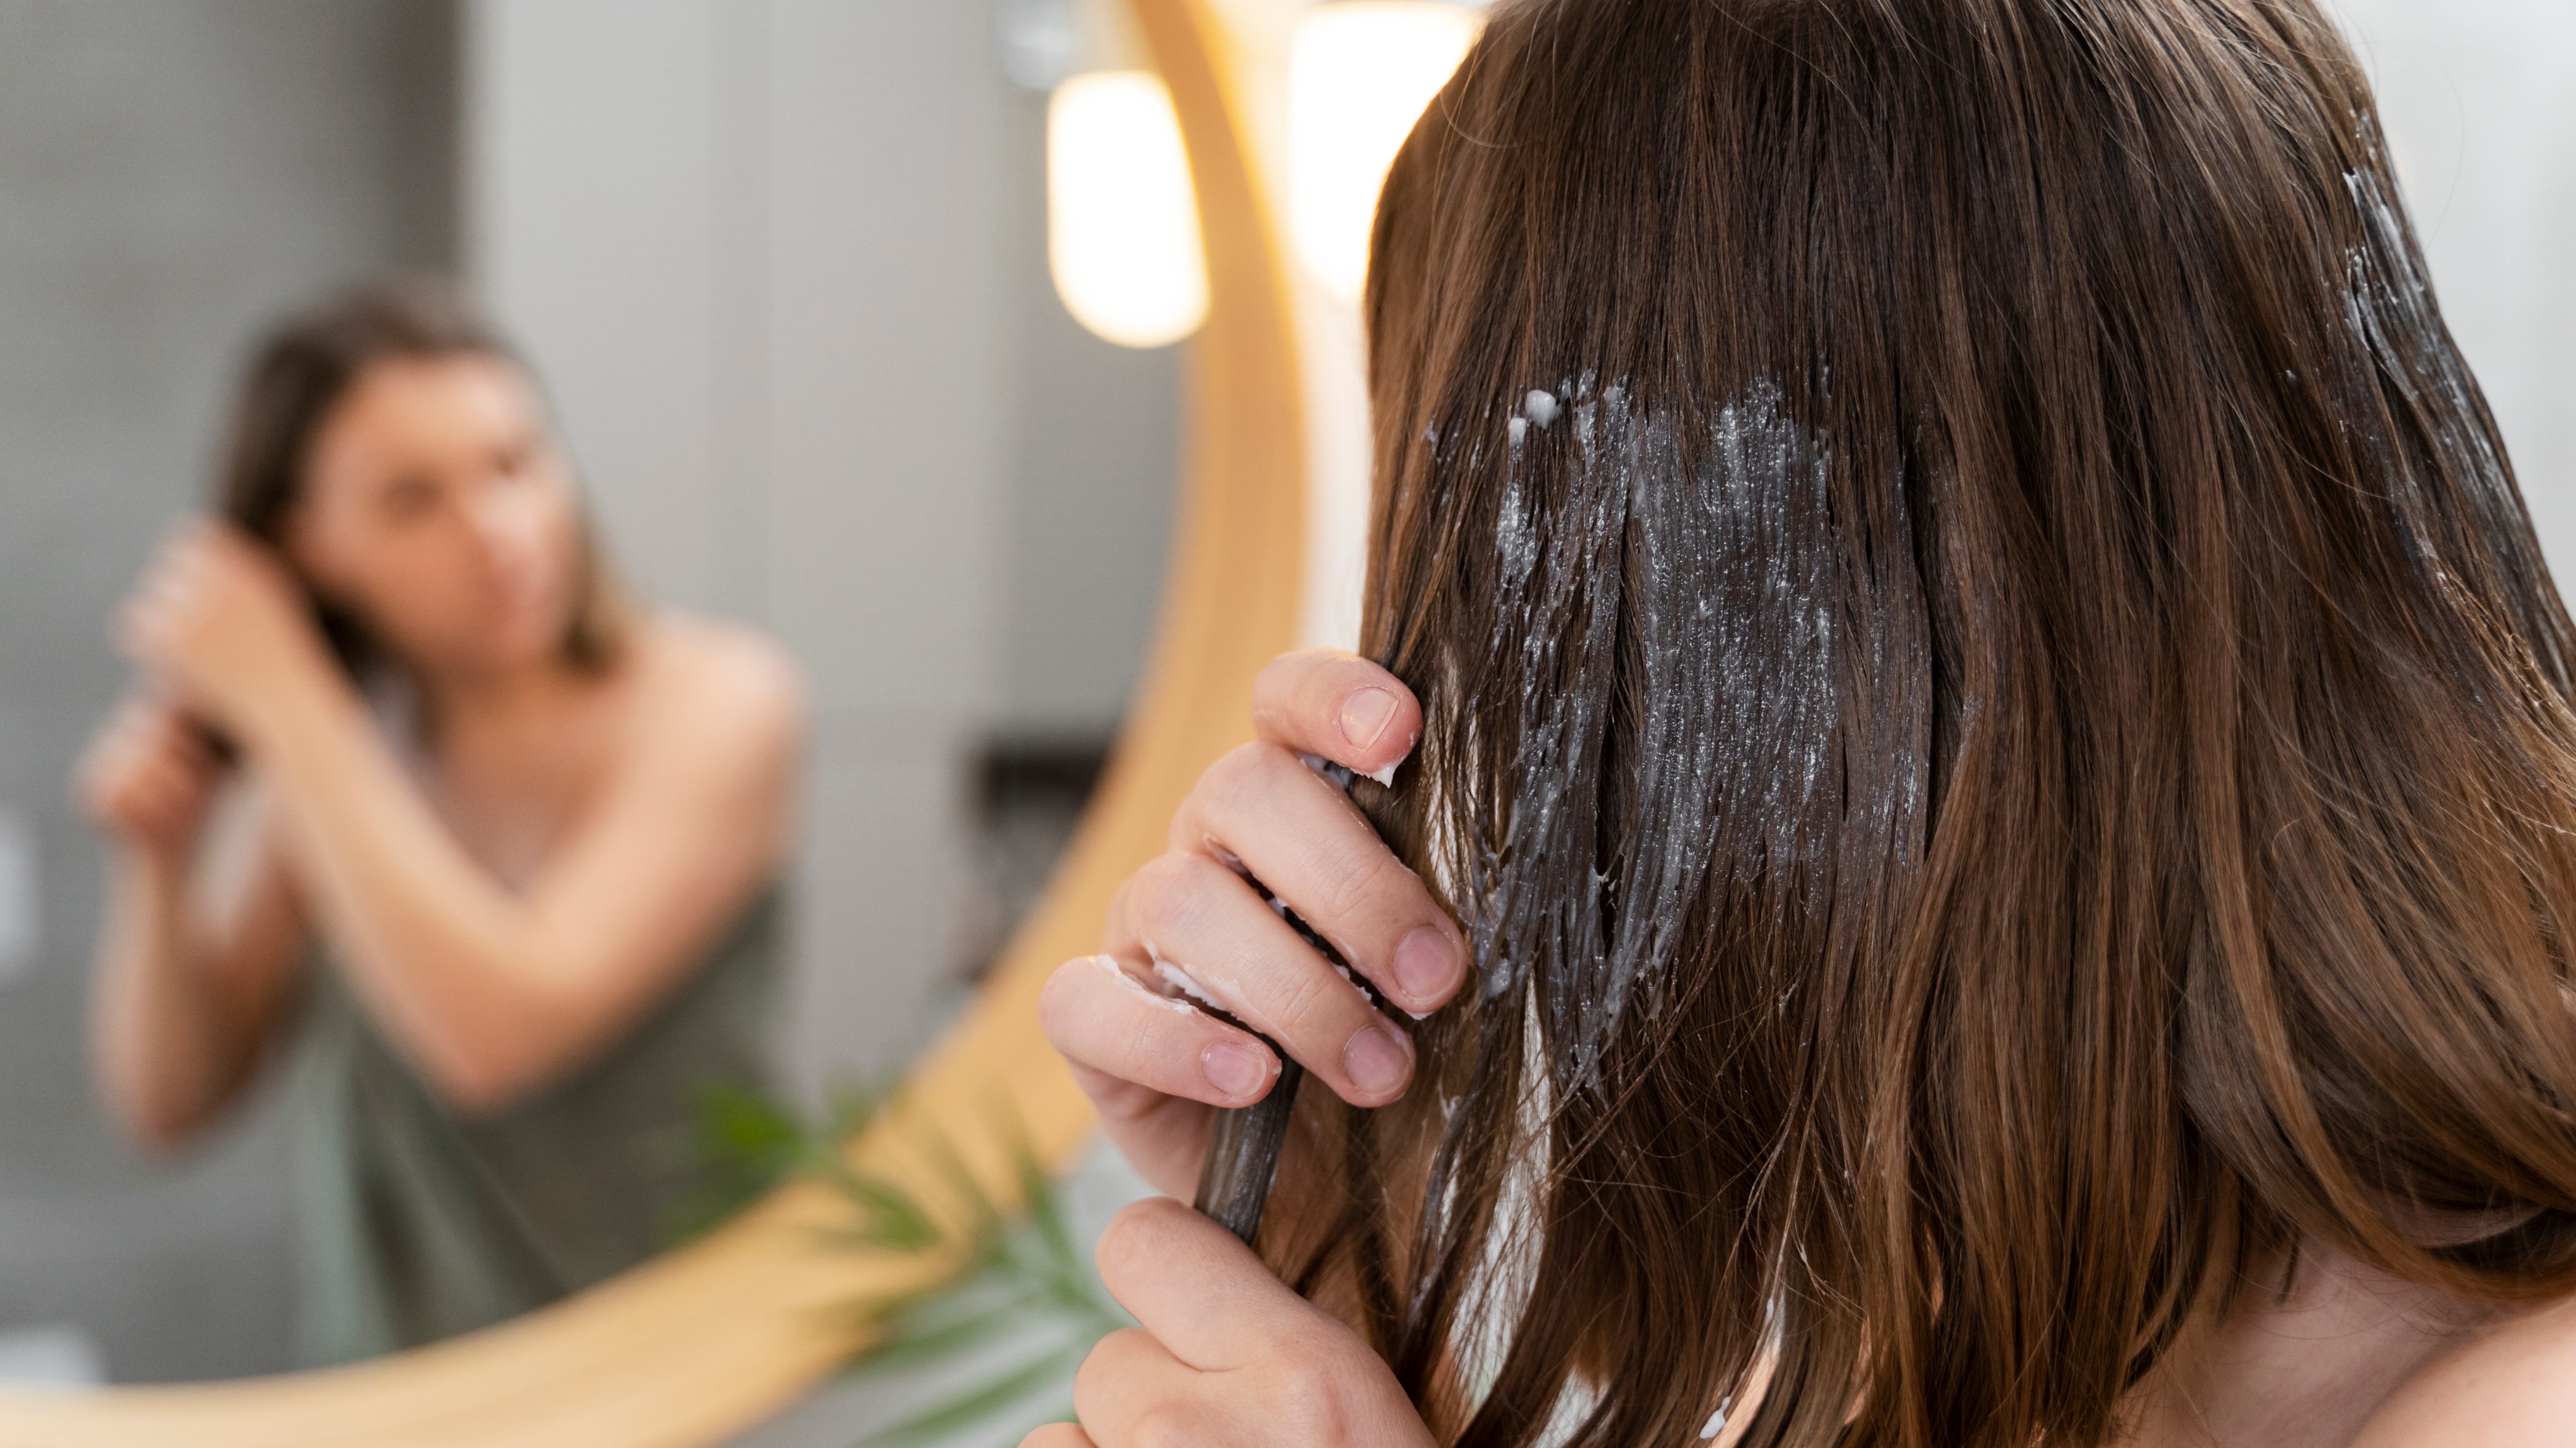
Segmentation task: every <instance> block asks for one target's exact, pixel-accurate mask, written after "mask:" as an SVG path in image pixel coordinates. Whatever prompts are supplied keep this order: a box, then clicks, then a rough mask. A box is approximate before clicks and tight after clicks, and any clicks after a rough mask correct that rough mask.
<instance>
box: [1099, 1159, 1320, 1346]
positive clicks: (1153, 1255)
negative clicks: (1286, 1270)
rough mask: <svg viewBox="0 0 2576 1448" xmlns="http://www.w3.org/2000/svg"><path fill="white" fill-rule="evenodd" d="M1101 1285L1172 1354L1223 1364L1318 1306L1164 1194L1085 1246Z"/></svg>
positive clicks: (1274, 1338)
mask: <svg viewBox="0 0 2576 1448" xmlns="http://www.w3.org/2000/svg"><path fill="white" fill-rule="evenodd" d="M1094 1260H1095V1261H1096V1262H1097V1264H1098V1266H1099V1268H1100V1282H1101V1285H1102V1286H1104V1287H1107V1288H1108V1289H1109V1294H1110V1295H1111V1296H1112V1297H1115V1298H1117V1299H1118V1305H1119V1306H1121V1307H1124V1308H1126V1309H1127V1310H1128V1311H1129V1312H1130V1313H1133V1314H1134V1315H1135V1318H1136V1321H1137V1322H1138V1323H1140V1324H1142V1325H1143V1327H1144V1329H1145V1330H1146V1331H1147V1332H1149V1333H1152V1334H1153V1335H1154V1340H1155V1341H1157V1342H1159V1343H1161V1344H1162V1345H1163V1346H1164V1348H1165V1349H1166V1350H1168V1351H1169V1352H1170V1353H1171V1354H1172V1356H1174V1357H1176V1358H1179V1359H1180V1360H1181V1361H1182V1362H1184V1363H1186V1364H1188V1365H1189V1366H1191V1367H1193V1368H1196V1369H1198V1370H1199V1371H1200V1372H1209V1373H1213V1372H1224V1371H1227V1370H1228V1369H1232V1368H1238V1367H1242V1366H1244V1365H1246V1364H1248V1363H1251V1362H1253V1361H1255V1360H1257V1359H1260V1358H1262V1357H1265V1356H1268V1355H1271V1354H1275V1353H1276V1352H1277V1351H1278V1350H1279V1348H1280V1345H1281V1341H1282V1339H1284V1338H1290V1337H1294V1336H1298V1335H1302V1334H1304V1333H1307V1332H1311V1331H1313V1330H1314V1329H1315V1328H1316V1327H1317V1326H1319V1325H1321V1324H1322V1323H1323V1322H1325V1321H1328V1319H1324V1317H1323V1314H1322V1313H1320V1312H1319V1311H1317V1310H1316V1308H1315V1307H1314V1305H1313V1304H1312V1303H1309V1302H1308V1301H1306V1299H1304V1298H1302V1297H1299V1296H1298V1295H1297V1294H1296V1293H1294V1292H1291V1291H1289V1290H1288V1285H1287V1284H1286V1283H1284V1282H1281V1281H1280V1280H1279V1279H1278V1278H1277V1277H1274V1276H1272V1275H1271V1272H1270V1269H1269V1268H1268V1267H1265V1266H1263V1265H1262V1263H1261V1259H1260V1258H1259V1257H1256V1256H1254V1255H1253V1254H1252V1249H1251V1248H1249V1247H1246V1246H1245V1245H1243V1243H1241V1242H1239V1241H1237V1240H1235V1236H1234V1234H1233V1233H1232V1232H1229V1231H1227V1230H1226V1229H1225V1228H1223V1227H1221V1226H1219V1225H1217V1223H1216V1222H1215V1221H1214V1220H1213V1219H1211V1218H1208V1217H1205V1216H1202V1215H1200V1214H1199V1213H1197V1212H1194V1211H1191V1210H1190V1209H1189V1208H1188V1207H1185V1206H1182V1205H1181V1204H1180V1203H1179V1202H1176V1201H1173V1200H1172V1199H1171V1198H1169V1197H1149V1198H1147V1199H1146V1200H1144V1201H1141V1202H1138V1203H1136V1204H1135V1205H1133V1206H1131V1207H1129V1208H1127V1209H1126V1210H1125V1211H1123V1212H1120V1213H1119V1214H1118V1215H1117V1216H1116V1217H1115V1218H1113V1219H1111V1221H1110V1223H1109V1229H1108V1230H1107V1231H1105V1232H1102V1233H1101V1234H1100V1245H1099V1246H1098V1247H1097V1248H1095V1249H1094Z"/></svg>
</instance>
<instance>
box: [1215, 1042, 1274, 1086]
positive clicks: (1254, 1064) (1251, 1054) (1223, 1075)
mask: <svg viewBox="0 0 2576 1448" xmlns="http://www.w3.org/2000/svg"><path fill="white" fill-rule="evenodd" d="M1199 1073H1200V1074H1201V1075H1203V1076H1205V1077H1207V1079H1208V1084H1209V1085H1211V1086H1213V1087H1215V1088H1216V1089H1217V1090H1219V1091H1222V1092H1224V1093H1225V1094H1226V1095H1228V1096H1248V1095H1250V1094H1252V1093H1253V1092H1255V1091H1257V1090H1259V1089H1261V1083H1262V1082H1263V1081H1266V1080H1268V1079H1269V1077H1270V1063H1269V1062H1268V1061H1265V1060H1263V1059H1261V1053H1260V1052H1258V1051H1255V1050H1254V1049H1252V1048H1251V1047H1250V1046H1246V1045H1243V1044H1241V1043H1239V1042H1235V1041H1219V1042H1217V1043H1216V1044H1215V1045H1213V1046H1210V1047H1208V1048H1207V1049H1206V1050H1204V1051H1201V1052H1199Z"/></svg>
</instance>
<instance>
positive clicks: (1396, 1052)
mask: <svg viewBox="0 0 2576 1448" xmlns="http://www.w3.org/2000/svg"><path fill="white" fill-rule="evenodd" d="M1421 721H1422V711H1421V708H1420V706H1419V705H1418V704H1417V703H1416V702H1415V701H1414V698H1413V693H1412V691H1411V690H1409V689H1407V688H1405V687H1404V685H1403V684H1401V683H1399V682H1397V681H1396V679H1395V677H1394V676H1393V675H1391V674H1389V673H1387V672H1386V671H1385V670H1383V669H1380V668H1378V667H1377V666H1376V665H1374V664H1371V663H1369V662H1367V661H1366V660H1363V659H1359V658H1355V657H1353V656H1351V655H1349V654H1343V653H1336V652H1330V651H1325V650H1309V651H1306V652H1301V653H1294V654H1288V655H1284V656H1282V657H1281V658H1279V659H1277V660H1274V661H1273V662H1272V663H1271V664H1270V666H1269V667H1268V668H1266V669H1264V670H1263V671H1262V673H1261V677H1260V679H1259V681H1258V682H1257V683H1256V684H1255V685H1254V690H1253V724H1254V732H1255V734H1256V736H1257V737H1256V740H1255V742H1253V743H1251V744H1247V745H1245V746H1243V747H1242V748H1240V749H1238V750H1236V751H1234V752H1233V753H1232V754H1229V755H1227V756H1226V757H1225V758H1224V759H1222V760H1220V761H1218V762H1217V763H1216V764H1215V765H1214V766H1212V767H1211V768H1210V769H1209V770H1208V772H1207V773H1206V774H1205V775H1204V776H1202V777H1201V778H1200V780H1199V783H1198V786H1197V788H1196V789H1194V790H1192V791H1191V793H1190V796H1189V798H1188V799H1187V800H1185V801H1183V803H1182V805H1181V808H1180V811H1179V812H1178V813H1177V814H1176V815H1174V816H1173V819H1172V834H1171V849H1170V852H1169V853H1167V854H1165V855H1163V856H1161V857H1160V858H1158V859H1156V860H1154V861H1152V862H1151V863H1149V864H1147V865H1146V866H1145V868H1143V869H1142V870H1139V871H1137V873H1136V874H1135V875H1134V877H1132V878H1131V879H1129V880H1128V882H1127V884H1126V885H1125V887H1124V888H1122V889H1121V890H1120V891H1119V893H1118V897H1117V899H1116V900H1115V901H1114V902H1112V904H1111V906H1110V911H1109V922H1108V940H1107V946H1106V948H1107V954H1105V955H1102V956H1094V957H1089V958H1086V959H1083V960H1077V961H1073V962H1071V963H1069V964H1067V965H1065V966H1063V967H1061V968H1060V969H1058V970H1057V971H1056V973H1055V976H1054V978H1053V979H1051V980H1049V981H1048V982H1047V987H1046V994H1045V996H1044V997H1043V999H1042V1001H1041V1003H1040V1007H1039V1011H1040V1016H1041V1018H1042V1019H1043V1021H1044V1022H1045V1025H1046V1031H1047V1037H1048V1039H1049V1040H1051V1041H1052V1042H1054V1044H1055V1047H1056V1049H1057V1050H1059V1051H1061V1052H1063V1053H1064V1055H1065V1057H1066V1059H1068V1060H1069V1061H1071V1062H1072V1063H1073V1068H1074V1075H1075V1077H1076V1079H1078V1080H1079V1081H1080V1082H1081V1083H1082V1087H1083V1090H1084V1091H1086V1092H1087V1093H1089V1094H1090V1096H1091V1099H1092V1103H1093V1104H1094V1105H1095V1106H1097V1107H1098V1108H1099V1111H1100V1114H1101V1118H1102V1120H1103V1121H1104V1122H1105V1123H1106V1124H1107V1126H1108V1128H1109V1132H1110V1135H1111V1137H1112V1138H1113V1139H1114V1140H1116V1142H1117V1143H1118V1147H1119V1150H1120V1151H1122V1152H1124V1153H1125V1154H1126V1156H1127V1159H1128V1160H1129V1161H1130V1162H1132V1163H1134V1165H1135V1167H1136V1169H1137V1170H1138V1171H1139V1172H1142V1173H1143V1174H1144V1176H1145V1178H1146V1180H1148V1181H1150V1182H1152V1183H1153V1184H1154V1186H1155V1187H1156V1188H1158V1189H1159V1190H1162V1191H1164V1192H1168V1193H1170V1194H1172V1195H1175V1196H1182V1197H1186V1196H1188V1195H1189V1194H1190V1190H1191V1187H1192V1185H1193V1184H1194V1183H1195V1182H1196V1180H1197V1177H1198V1170H1199V1161H1200V1158H1201V1156H1202V1155H1204V1153H1205V1150H1206V1142H1207V1130H1208V1122H1209V1119H1210V1111H1211V1109H1212V1108H1214V1107H1218V1106H1245V1105H1249V1104H1251V1103H1252V1102H1255V1101H1258V1100H1260V1099H1261V1098H1262V1097H1263V1096H1264V1095H1266V1094H1267V1093H1268V1092H1269V1089H1270V1086H1271V1083H1272V1082H1274V1081H1275V1080H1277V1079H1278V1075H1279V1063H1278V1060H1277V1058H1276V1057H1274V1056H1273V1055H1272V1054H1271V1053H1270V1051H1269V1049H1268V1048H1266V1047H1265V1046H1263V1045H1262V1043H1261V1042H1260V1041H1258V1040H1256V1039H1255V1038H1253V1037H1252V1036H1251V1035H1249V1034H1247V1033H1245V1032H1243V1031H1240V1030H1237V1029H1235V1028H1234V1027H1232V1026H1229V1025H1227V1024H1225V1023H1224V1022H1222V1021H1219V1020H1217V1019H1216V1018H1214V1017H1212V1016H1209V1015H1207V1014H1204V1013H1202V1012H1200V1011H1197V1010H1195V1009H1192V1008H1190V1007H1188V1006H1186V1005H1183V1004H1181V1003H1180V1002H1178V1001H1176V1000H1172V999H1168V998H1166V997H1167V996H1168V995H1169V994H1170V987H1171V985H1172V984H1173V982H1172V973H1173V972H1185V973H1186V974H1187V976H1188V978H1189V979H1190V980H1191V981H1192V982H1194V983H1195V985H1196V986H1197V987H1198V988H1199V989H1201V990H1203V991H1205V992H1206V993H1207V994H1208V995H1210V996H1212V997H1214V998H1215V1000H1216V1001H1217V1003H1218V1004H1220V1005H1222V1006H1223V1007H1224V1008H1225V1009H1226V1010H1228V1011H1229V1012H1231V1013H1232V1014H1234V1015H1235V1016H1236V1017H1238V1018H1240V1019H1241V1020H1243V1021H1245V1022H1247V1023H1249V1024H1250V1025H1252V1026H1253V1027H1255V1028H1256V1029H1258V1030H1260V1031H1261V1032H1263V1033H1264V1034H1266V1035H1268V1036H1269V1037H1270V1038H1271V1039H1272V1040H1275V1041H1277V1042H1279V1043H1280V1044H1281V1046H1283V1047H1284V1048H1286V1050H1287V1051H1288V1052H1289V1054H1290V1055H1292V1056H1294V1057H1296V1058H1297V1060H1298V1061H1299V1062H1300V1063H1302V1064H1303V1065H1304V1066H1305V1067H1306V1069H1307V1070H1309V1071H1312V1072H1314V1073H1315V1074H1316V1075H1317V1076H1319V1077H1320V1078H1322V1080H1323V1081H1324V1083H1325V1084H1326V1085H1328V1086H1330V1087H1331V1088H1332V1089H1333V1090H1334V1091H1335V1092H1336V1093H1337V1094H1339V1095H1340V1096H1341V1097H1342V1099H1344V1100H1346V1101H1349V1102H1352V1103H1353V1104H1355V1105H1361V1106H1380V1105H1384V1104H1385V1103H1387V1102H1389V1101H1392V1100H1395V1099H1396V1098H1397V1097H1400V1096H1402V1095H1403V1094H1404V1089H1405V1086H1406V1084H1407V1083H1408V1082H1409V1081H1410V1080H1411V1078H1412V1074H1413V1047H1412V1043H1411V1041H1410V1040H1409V1039H1408V1038H1407V1036H1406V1034H1405V1032H1404V1029H1403V1027H1402V1026H1401V1025H1400V1024H1399V1023H1397V1022H1394V1021H1391V1020H1388V1019H1387V1018H1386V1017H1384V1016H1382V1015H1380V1014H1379V1013H1378V1012H1377V1011H1375V1010H1374V1009H1372V1008H1371V1007H1370V1005H1369V1003H1368V1000H1367V998H1366V997H1365V996H1363V995H1362V994H1361V993H1360V991H1359V989H1358V988H1357V987H1356V986H1354V985H1352V984H1350V983H1349V982H1348V981H1346V980H1344V979H1342V978H1341V977H1340V975H1339V974H1337V973H1336V972H1335V970H1334V968H1333V966H1332V964H1331V963H1330V962H1329V961H1327V960H1325V959H1324V957H1323V956H1322V955H1320V954H1318V953H1317V952H1316V951H1315V950H1314V949H1313V948H1312V947H1310V946H1308V945H1307V944H1306V942H1305V941H1304V940H1302V939H1300V938H1299V937H1298V935H1297V933H1296V931H1295V930H1294V929H1293V928H1291V927H1290V926H1289V925H1288V923H1287V922H1285V921H1283V920H1282V919H1280V918H1279V916H1278V915H1277V914H1276V913H1275V912H1274V911H1273V910H1272V909H1271V908H1270V906H1269V905H1268V904H1267V903H1265V902H1264V901H1263V899H1262V897H1261V895H1260V893H1259V891H1257V890H1256V889H1255V888H1254V887H1253V885H1252V884H1251V883H1250V882H1249V881H1248V880H1247V879H1246V876H1247V875H1248V876H1250V877H1251V878H1252V879H1256V880H1258V881H1260V883H1261V884H1262V885H1263V886H1266V887H1267V888H1268V889H1269V890H1270V892H1271V893H1272V894H1274V895H1276V896H1277V897H1278V899H1279V900H1280V901H1281V902H1282V903H1283V904H1285V905H1286V906H1287V907H1288V908H1290V909H1292V910H1294V911H1296V912H1297V915H1298V917H1299V918H1300V919H1302V920H1304V921H1306V922H1307V924H1308V925H1309V926H1311V927H1312V928H1313V929H1314V930H1315V932H1316V933H1317V934H1318V935H1320V936H1322V937H1323V938H1324V939H1325V940H1328V941H1331V942H1332V943H1333V946H1334V948H1335V949H1336V950H1338V951H1339V952H1340V953H1341V955H1342V956H1343V958H1344V959H1345V960H1347V961H1349V962H1350V965H1351V968H1352V969H1354V970H1356V971H1359V972H1360V973H1362V974H1364V975H1366V976H1367V977H1368V978H1369V980H1370V981H1371V982H1373V983H1374V984H1376V986H1377V987H1378V989H1379V990H1380V991H1381V992H1383V993H1384V994H1385V996H1386V998H1387V999H1388V1000H1389V1001H1390V1002H1392V1003H1393V1004H1395V1005H1396V1006H1398V1007H1400V1008H1402V1009H1404V1010H1407V1011H1411V1012H1414V1013H1417V1014H1427V1013H1428V1012H1430V1011H1432V1010H1435V1009H1437V1008H1438V1007H1440V1006H1441V1005H1443V1004H1445V1003H1447V1001H1448V1000H1449V998H1450V997H1451V996H1453V995H1455V994H1456V993H1457V991H1458V987H1459V985H1460V984H1461V983H1462V982H1463V981H1464V980H1465V977H1466V968H1465V959H1466V955H1465V950H1464V947H1463V944H1462V941H1461V937H1460V935H1459V932H1458V929H1457V926H1456V925H1455V924H1454V923H1452V922H1451V921H1450V920H1449V918H1448V917H1447V916H1446V915H1444V914H1443V913H1442V912H1441V910H1440V908H1439V906H1438V905H1437V904H1435V903H1434V902H1433V900H1432V898H1431V894H1430V892H1429V891H1427V890H1425V889H1424V888H1423V885H1422V882H1421V881H1420V880H1418V879H1416V878H1415V877H1414V875H1413V872H1412V871H1410V870H1408V869H1406V868H1405V867H1404V865H1403V864H1402V862H1400V861H1399V860H1397V859H1396V857H1395V855H1394V854H1393V852H1391V851H1390V850H1388V849H1387V847H1386V845H1385V844H1384V843H1383V842H1381V841H1380V840H1379V839H1378V837H1377V835H1376V834H1375V832H1373V831H1372V830H1371V829H1370V828H1369V825H1368V822H1367V821H1366V820H1365V819H1363V818H1362V817H1361V815H1360V812H1359V810H1358V809H1357V808H1356V807H1354V806H1353V805H1352V804H1351V802H1350V801H1349V799H1347V798H1346V797H1344V795H1343V794H1342V792H1341V791H1340V790H1338V789H1336V788H1335V787H1334V786H1333V785H1332V784H1331V783H1329V782H1328V781H1326V780H1325V779H1324V778H1323V777H1322V776H1320V775H1318V774H1317V773H1316V772H1315V771H1314V770H1312V769H1310V768H1308V767H1307V766H1306V765H1305V764H1304V763H1303V762H1302V761H1301V759H1300V757H1299V756H1300V755H1312V756H1316V757H1319V758H1322V759H1327V760H1330V761H1332V762H1334V763H1336V764H1340V765H1343V766H1345V767H1347V768H1349V769H1352V770H1355V771H1357V772H1359V773H1363V774H1374V773H1380V772H1382V771H1385V770H1388V769H1392V768H1393V767H1394V766H1395V765H1396V764H1398V763H1399V762H1401V761H1402V760H1403V759H1404V757H1405V756H1406V755H1407V754H1408V753H1410V752H1411V751H1412V748H1413V743H1414V740H1415V738H1416V736H1417V735H1418V734H1419V732H1420V730H1421V727H1422V722H1421Z"/></svg>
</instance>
